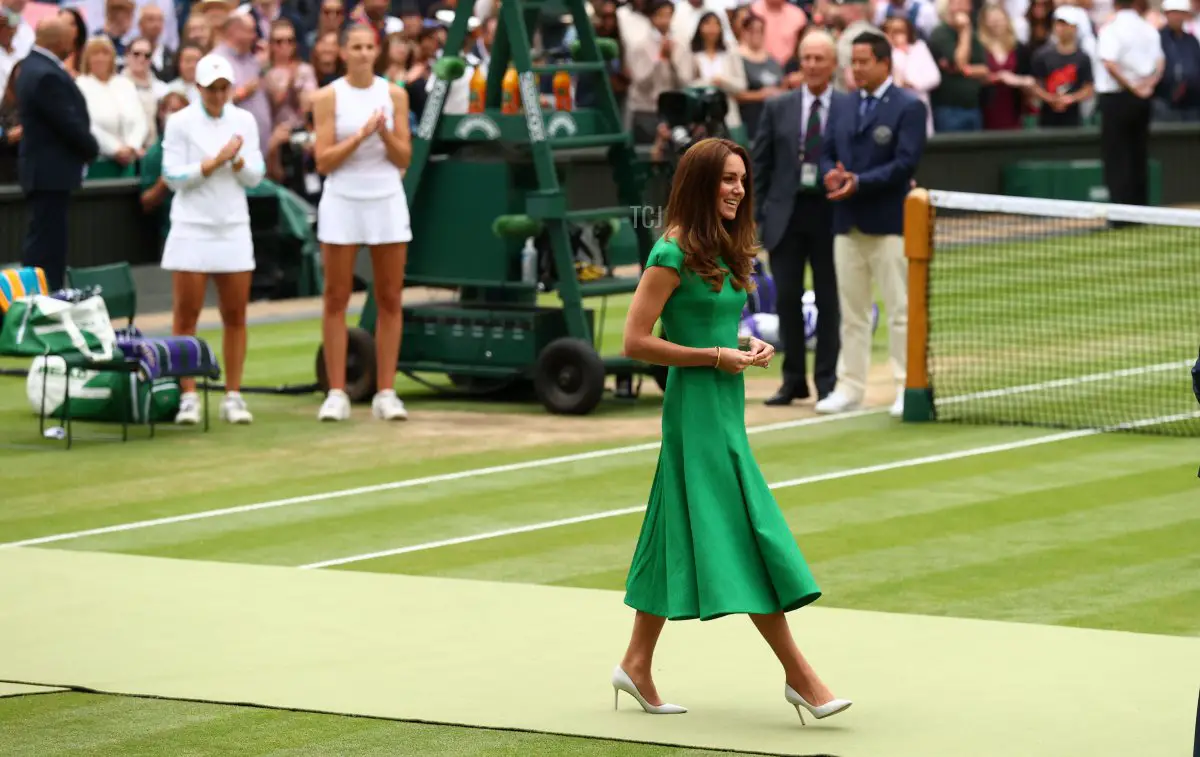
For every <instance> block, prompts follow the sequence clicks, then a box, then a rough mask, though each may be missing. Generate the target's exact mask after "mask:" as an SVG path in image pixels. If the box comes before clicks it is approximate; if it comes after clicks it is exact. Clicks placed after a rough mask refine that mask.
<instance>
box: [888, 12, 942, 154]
mask: <svg viewBox="0 0 1200 757" xmlns="http://www.w3.org/2000/svg"><path fill="white" fill-rule="evenodd" d="M883 33H884V34H886V35H887V38H888V41H890V42H891V43H892V77H893V81H894V83H895V84H896V86H897V87H903V88H905V89H907V90H909V91H911V92H912V93H913V94H915V95H916V96H917V97H918V98H920V99H921V102H923V103H925V107H926V109H928V110H929V113H928V117H927V118H926V122H927V125H926V129H925V131H926V133H927V134H928V135H929V136H933V110H932V109H929V93H930V92H932V91H933V90H934V89H936V88H937V85H939V84H941V83H942V72H941V70H939V69H938V65H937V61H935V60H934V59H933V53H931V52H929V47H928V46H926V44H925V43H924V42H923V41H922V40H921V38H920V37H918V36H917V30H916V28H915V27H914V26H913V24H912V21H909V20H908V18H907V17H905V16H892V17H891V18H889V19H888V20H887V21H885V22H884V24H883Z"/></svg>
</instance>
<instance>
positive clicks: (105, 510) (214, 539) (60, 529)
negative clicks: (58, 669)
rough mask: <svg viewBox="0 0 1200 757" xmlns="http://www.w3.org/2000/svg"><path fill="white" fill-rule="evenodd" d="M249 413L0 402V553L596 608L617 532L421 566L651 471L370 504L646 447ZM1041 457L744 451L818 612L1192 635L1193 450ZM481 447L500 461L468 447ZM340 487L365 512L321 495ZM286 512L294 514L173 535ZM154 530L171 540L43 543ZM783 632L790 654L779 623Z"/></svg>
mask: <svg viewBox="0 0 1200 757" xmlns="http://www.w3.org/2000/svg"><path fill="white" fill-rule="evenodd" d="M610 314H611V311H610ZM614 328H617V329H619V326H615V327H614ZM613 333H614V334H615V333H619V330H617V331H614V332H613ZM315 334H316V330H315V324H314V323H312V322H304V321H302V322H295V323H281V324H271V325H267V326H259V327H256V328H255V329H254V331H253V334H252V337H251V346H250V354H251V358H252V359H251V362H250V364H249V365H248V375H247V382H249V383H270V384H279V383H288V382H310V381H312V380H313V379H312V360H313V355H314V353H315V341H316V337H315ZM773 370H774V369H773ZM250 399H251V401H252V407H253V409H254V410H255V413H256V423H255V425H254V426H252V427H250V428H246V429H233V428H228V427H224V426H222V425H220V424H215V425H214V428H213V430H212V431H211V432H210V433H208V434H202V433H199V432H198V431H194V430H190V429H189V430H177V429H163V430H162V431H161V433H160V438H158V439H156V440H152V441H147V440H141V439H138V440H136V441H131V442H130V443H129V444H128V445H121V444H119V443H95V442H91V443H88V442H81V443H80V445H79V446H78V447H77V448H76V449H74V450H72V451H71V452H69V453H64V452H60V451H52V450H49V449H48V448H47V447H46V446H45V445H44V444H43V443H42V442H41V440H37V439H36V438H35V437H36V419H35V418H32V417H31V416H30V415H29V410H28V406H27V404H26V402H25V398H24V386H23V382H21V381H18V380H11V379H10V380H7V381H3V382H0V425H3V427H4V428H5V430H6V439H5V440H4V441H5V443H6V444H7V446H5V447H4V451H3V453H0V454H2V460H3V461H2V462H0V467H2V470H3V474H4V481H5V484H4V499H3V507H0V542H4V543H11V542H15V541H21V540H29V539H37V538H44V537H58V538H57V540H56V541H54V542H52V543H50V544H48V545H47V546H53V547H54V548H66V549H81V550H93V551H111V552H122V553H128V554H141V555H156V556H166V557H175V558H191V559H206V560H223V561H232V562H244V563H254V564H271V565H284V566H296V567H299V566H304V565H312V564H319V563H323V562H327V561H334V560H339V559H344V558H351V557H354V556H358V555H367V554H371V553H377V552H388V551H394V550H397V549H402V548H405V547H413V546H418V547H424V548H422V549H419V550H417V551H410V552H407V553H403V554H393V555H389V556H382V557H378V558H375V559H365V560H361V561H352V562H348V563H346V564H344V565H342V566H339V567H337V568H334V569H345V570H368V571H378V572H392V573H405V574H413V575H435V576H452V577H470V578H477V579H485V580H493V581H508V582H519V583H539V584H552V585H562V586H576V587H591V588H608V589H619V588H620V587H621V585H622V582H623V579H624V570H625V568H626V566H627V561H628V558H629V555H630V552H631V550H632V547H633V542H634V540H635V539H636V535H637V528H638V526H639V524H640V519H639V517H638V514H637V513H631V514H623V515H611V516H609V517H602V518H598V519H595V520H587V521H582V522H576V523H572V524H569V525H561V526H555V527H544V528H540V529H538V530H532V531H527V532H522V533H512V534H504V535H497V536H494V537H492V538H482V539H476V540H474V541H465V542H462V543H452V544H448V545H444V546H430V545H436V544H437V543H439V542H444V541H447V540H461V539H464V538H470V537H477V536H479V535H484V534H489V533H496V532H505V531H507V530H513V529H519V528H523V527H529V526H537V525H544V524H547V523H550V522H553V521H557V520H561V519H569V518H582V517H587V516H596V515H602V514H605V513H609V512H611V511H615V510H621V509H627V508H632V507H636V506H638V505H640V504H642V502H643V498H644V496H645V493H646V492H647V491H648V489H649V484H650V480H651V477H652V475H653V464H654V451H653V450H652V449H643V450H641V451H632V452H626V453H623V454H614V455H608V456H604V457H594V458H591V459H583V460H578V461H575V462H564V463H559V464H555V465H544V466H540V467H526V468H523V469H519V470H512V471H509V472H501V473H494V474H487V475H477V476H470V477H463V478H455V479H450V480H438V481H435V482H432V483H428V484H423V485H414V486H405V487H392V488H388V487H386V486H384V485H385V484H387V483H388V482H397V481H402V480H405V479H412V478H418V477H430V476H438V475H443V474H452V473H454V472H461V471H468V470H472V469H478V468H481V467H485V466H496V465H504V464H516V463H521V462H523V461H526V462H527V461H534V460H538V459H541V458H546V457H551V456H561V455H567V454H572V453H583V452H587V451H589V450H597V449H604V448H609V447H614V446H620V445H623V444H639V443H642V444H644V443H653V442H655V441H656V435H655V430H656V429H655V419H656V417H657V416H656V412H657V408H656V404H657V403H655V402H654V401H653V400H651V399H649V398H647V399H645V400H644V401H643V402H640V403H638V404H636V405H633V406H622V405H619V404H618V403H605V405H606V407H605V410H604V411H603V412H601V413H600V414H599V415H597V416H596V417H594V418H593V419H589V421H586V422H587V423H589V424H593V425H590V426H588V428H589V429H595V436H596V438H595V439H594V440H589V439H588V438H586V436H587V435H586V434H585V435H583V436H578V435H577V436H574V437H571V438H570V440H569V441H567V440H566V437H563V438H562V439H556V438H545V439H541V440H540V441H538V440H534V441H533V442H532V443H531V444H530V445H529V446H524V445H523V444H522V443H521V437H522V435H523V434H525V433H528V432H529V429H536V428H541V427H550V426H552V425H553V424H551V423H550V420H551V419H548V418H547V417H546V416H545V415H544V414H543V413H542V411H541V410H540V408H538V407H536V406H527V407H523V408H522V407H513V406H509V405H504V404H500V403H487V404H479V403H467V402H465V401H462V400H453V401H451V400H443V399H435V398H433V397H431V396H428V395H420V394H415V396H414V399H413V400H412V401H411V402H410V407H411V408H412V409H413V414H414V417H413V420H412V421H410V423H409V424H407V425H402V426H398V427H394V428H393V427H381V425H380V424H374V423H371V422H369V421H367V420H366V419H365V418H361V417H360V418H359V419H357V420H355V421H354V422H353V423H351V424H346V425H344V426H328V425H319V424H317V423H316V421H315V420H314V419H313V418H314V414H315V411H316V404H317V402H316V398H315V397H306V396H302V397H267V396H257V395H256V396H253V397H251V398H250ZM422 413H424V414H425V416H426V417H428V416H430V415H431V414H437V416H436V417H437V419H438V420H437V422H436V423H433V422H431V421H422ZM467 413H469V415H468V414H467ZM804 415H805V411H802V410H798V409H797V410H788V411H784V413H781V416H780V417H781V419H783V418H787V419H798V418H801V417H803V416H804ZM214 417H215V415H214ZM488 418H492V419H494V420H493V421H489V420H487V419H488ZM638 419H645V420H646V421H647V423H648V425H646V426H645V427H644V428H643V429H642V430H640V431H637V433H629V434H627V435H625V436H621V435H620V433H619V432H621V430H622V429H625V428H628V427H626V426H621V425H618V424H624V423H629V422H631V421H637V420H638ZM523 420H524V421H527V422H528V423H529V424H533V425H531V426H529V427H528V428H527V427H526V426H524V425H522V421H523ZM489 423H497V424H498V423H505V424H509V425H507V426H503V427H501V426H498V425H488V424H489ZM481 428H482V429H486V433H485V432H479V431H477V429H481ZM504 429H507V433H509V434H510V435H511V436H510V437H506V436H504V433H505V431H504ZM614 429H616V431H614ZM80 432H81V434H84V433H91V432H92V429H87V428H86V427H83V426H81V427H80ZM138 433H139V432H138V431H135V432H134V435H135V436H137V434H138ZM439 433H440V434H442V437H440V438H441V439H442V440H441V441H438V439H439ZM1051 433H1052V432H1050V431H1046V430H1041V429H1030V428H1010V427H975V426H968V425H920V426H916V425H905V424H900V423H898V422H895V421H893V420H892V419H890V418H888V417H887V416H886V415H885V414H868V415H864V416H861V417H856V418H851V419H838V420H835V421H830V422H824V423H819V424H815V425H807V426H800V427H797V428H791V429H784V430H776V431H768V432H764V433H760V434H755V435H754V436H752V443H753V446H754V448H755V450H756V452H757V454H758V455H759V459H760V462H761V464H762V467H763V470H764V473H765V474H766V476H767V479H768V480H769V481H771V482H775V483H786V484H789V485H787V486H784V487H781V488H778V489H776V495H777V497H778V499H779V502H780V505H781V507H782V508H783V510H784V513H785V515H786V516H787V518H788V520H789V521H790V523H791V524H792V526H793V530H794V531H795V533H796V535H797V538H798V539H799V542H800V545H801V547H802V549H803V550H804V551H805V554H806V555H807V556H808V558H809V559H810V560H811V561H812V563H813V567H814V570H815V572H816V575H817V577H818V580H819V581H820V583H821V586H822V588H823V589H824V591H825V596H824V597H823V598H822V600H821V603H822V604H823V605H827V606H831V607H846V608H854V609H870V610H883V611H891V612H904V613H922V614H933V615H945V616H959V617H974V618H985V619H994V620H1008V621H1017V622H1024V623H1045V624H1060V625H1068V626H1079V627H1091V628H1104V629H1115V630H1124V631H1134V632H1143V633H1161V634H1174V635H1183V636H1197V635H1200V570H1198V568H1200V556H1196V554H1195V549H1194V546H1195V544H1197V543H1200V512H1198V511H1197V510H1196V508H1195V506H1194V504H1195V501H1196V499H1195V498H1196V491H1197V490H1196V478H1195V476H1196V466H1197V464H1200V452H1198V451H1197V449H1196V445H1195V443H1194V440H1190V441H1189V440H1179V439H1169V438H1151V437H1147V436H1140V435H1129V434H1113V435H1103V436H1080V437H1078V438H1065V439H1061V440H1058V441H1052V442H1048V443H1035V442H1037V440H1039V439H1041V438H1044V437H1047V436H1049V435H1050V434H1051ZM487 435H491V436H494V437H497V438H498V439H499V441H498V442H497V439H496V438H493V439H491V440H490V443H487V442H489V440H488V439H473V436H474V437H479V436H487ZM1022 444H1025V445H1029V446H1017V445H1022ZM998 445H999V446H1000V448H997V446H998ZM1003 445H1009V448H1005V447H1004V446H1003ZM873 466H875V467H878V468H882V469H876V470H871V468H872V467H873ZM360 487H375V488H374V489H371V490H369V491H365V492H362V493H357V494H356V493H350V494H345V495H343V496H336V497H328V496H324V495H327V494H328V493H330V492H335V491H338V490H345V489H354V488H360ZM297 497H308V498H310V499H307V500H302V501H299V502H295V503H292V504H283V505H272V506H269V507H261V508H257V509H252V510H249V511H241V512H234V513H229V514H227V515H221V514H216V515H212V516H210V517H204V518H197V519H192V520H183V519H182V518H184V517H187V516H189V515H190V514H195V513H199V512H202V511H212V510H218V509H221V508H234V507H238V506H246V505H262V504H264V503H272V502H279V501H280V500H286V499H287V498H297ZM159 518H168V519H170V518H174V519H176V520H174V521H171V522H168V523H165V524H162V525H157V526H145V527H141V526H139V527H133V528H125V529H124V530H117V531H114V532H109V533H102V534H98V535H92V536H81V537H78V538H66V537H65V536H64V535H69V534H71V533H74V532H79V531H84V530H88V529H98V528H105V527H113V526H123V525H127V524H135V523H139V522H143V521H147V520H152V519H159ZM5 580H9V579H8V577H6V579H5ZM13 580H19V577H13ZM613 612H614V613H624V612H626V610H625V609H624V608H622V607H620V606H614V608H613ZM796 623H797V627H798V629H799V630H798V635H799V638H800V640H801V643H803V630H802V628H803V613H799V614H797V616H796ZM5 651H6V652H7V653H19V650H5ZM604 662H605V663H607V662H608V661H604ZM3 677H4V676H3V668H2V664H0V679H3ZM1014 727H1016V726H1014ZM1149 738H1152V736H1150V737H1149ZM0 744H4V745H5V750H9V749H10V747H9V746H8V745H14V746H12V747H11V751H5V753H6V754H8V753H12V754H30V755H39V756H40V755H60V754H62V755H66V754H90V755H118V754H119V755H171V756H172V757H174V756H175V755H201V754H203V755H209V754H239V755H243V754H244V755H268V754H270V755H328V754H339V755H369V754H421V755H425V754H455V755H458V754H514V755H516V754H521V755H525V754H620V755H639V756H640V755H660V754H683V753H685V752H683V751H681V750H666V749H661V748H657V747H649V746H639V745H628V744H623V745H617V744H610V743H605V742H599V741H589V740H582V739H572V738H563V737H556V736H542V735H536V734H514V733H506V732H496V731H485V730H478V729H460V728H450V727H435V726H426V725H418V724H404V723H394V722H382V721H371V720H364V719H354V718H340V717H333V716H321V715H306V714H297V713H286V712H273V711H266V710H259V709H248V708H238V707H230V706H220V705H206V704H199V703H181V702H167V701H155V700H144V699H136V698H121V697H101V696H93V695H85V694H78V693H67V694H38V695H35V696H23V697H22V696H17V697H9V698H3V699H0ZM1181 749H1182V747H1181ZM686 753H688V754H700V753H699V752H695V751H688V752H686Z"/></svg>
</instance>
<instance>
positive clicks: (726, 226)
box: [665, 138, 758, 292]
mask: <svg viewBox="0 0 1200 757" xmlns="http://www.w3.org/2000/svg"><path fill="white" fill-rule="evenodd" d="M730 155H737V156H738V157H740V158H741V159H742V163H743V164H745V167H746V179H745V190H746V194H745V196H744V197H743V198H742V202H741V204H739V205H738V210H737V215H735V216H734V218H733V220H732V221H727V220H725V219H724V218H722V217H721V215H720V213H719V212H718V210H717V202H718V196H719V194H720V191H721V179H722V177H723V176H724V175H725V159H726V158H728V157H729V156H730ZM750 171H751V168H750V156H749V155H748V154H747V153H746V150H745V148H744V147H742V146H741V145H739V144H738V143H736V142H732V141H730V140H728V139H715V138H710V139H703V140H700V141H699V142H697V143H696V144H694V145H692V146H691V147H690V148H688V151H687V152H685V153H684V154H683V157H682V158H681V159H680V160H679V167H678V168H676V169H675V178H674V181H673V183H672V185H671V198H670V199H669V200H668V201H667V218H666V224H665V225H666V228H667V229H668V230H670V231H672V232H674V234H676V235H677V237H676V241H677V243H678V244H679V248H680V249H681V250H683V263H684V265H685V266H687V267H688V269H690V270H692V271H694V272H695V273H696V274H697V275H698V276H700V277H701V278H703V279H704V280H705V281H707V282H708V283H709V284H711V285H712V288H713V291H714V292H719V291H721V287H722V286H724V285H725V271H724V270H722V269H721V267H720V266H719V265H718V264H717V261H718V260H724V261H725V264H726V265H728V266H729V271H730V273H731V274H732V276H733V286H734V288H735V289H739V290H744V291H747V292H750V291H753V290H754V280H753V279H752V278H751V273H752V272H753V270H754V257H755V254H756V249H757V246H758V241H757V238H756V233H755V227H754V197H753V195H752V189H753V187H754V180H753V177H752V176H751V175H750Z"/></svg>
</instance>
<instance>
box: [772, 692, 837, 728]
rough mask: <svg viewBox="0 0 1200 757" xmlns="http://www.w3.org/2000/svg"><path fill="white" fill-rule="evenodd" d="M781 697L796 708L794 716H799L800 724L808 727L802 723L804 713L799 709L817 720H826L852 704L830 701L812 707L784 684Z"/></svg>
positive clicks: (835, 700)
mask: <svg viewBox="0 0 1200 757" xmlns="http://www.w3.org/2000/svg"><path fill="white" fill-rule="evenodd" d="M783 696H784V698H785V699H787V700H788V703H789V704H794V705H795V706H796V714H797V715H799V716H800V724H801V725H808V723H805V722H804V713H803V712H800V708H801V707H803V708H804V709H806V710H808V712H809V714H810V715H812V716H813V717H814V718H816V719H817V720H820V719H821V718H827V717H829V716H830V715H836V714H838V713H839V712H842V711H843V710H846V709H849V707H850V705H852V704H854V703H853V702H851V701H850V700H849V699H832V700H830V701H828V702H826V703H825V704H822V705H819V706H816V707H814V706H813V705H811V704H809V703H808V702H806V701H805V700H804V697H802V696H800V695H799V694H797V693H796V690H795V689H793V688H792V687H791V686H788V685H787V684H786V683H785V684H784V685H783Z"/></svg>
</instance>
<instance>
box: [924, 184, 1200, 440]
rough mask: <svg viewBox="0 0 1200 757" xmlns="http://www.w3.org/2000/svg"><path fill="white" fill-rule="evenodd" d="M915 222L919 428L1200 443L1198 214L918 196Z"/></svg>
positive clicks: (975, 196) (1001, 198)
mask: <svg viewBox="0 0 1200 757" xmlns="http://www.w3.org/2000/svg"><path fill="white" fill-rule="evenodd" d="M906 213H907V218H906V229H905V235H906V240H905V244H906V249H907V254H908V256H909V258H910V268H909V275H910V303H909V316H910V329H912V330H913V331H914V333H913V334H910V340H909V351H910V355H909V383H908V391H907V392H906V405H913V407H911V408H909V409H906V413H905V417H906V419H910V420H921V419H922V418H921V417H920V416H921V414H922V413H923V412H924V413H926V414H928V415H929V416H930V417H936V418H937V419H938V420H947V421H965V422H974V423H1000V424H1021V425H1033V426H1048V427H1058V428H1106V429H1108V428H1131V429H1136V430H1139V431H1142V432H1147V433H1157V434H1167V435H1175V436H1200V413H1198V412H1197V409H1198V408H1197V405H1196V398H1195V396H1194V395H1193V393H1192V390H1191V375H1190V368H1191V365H1192V364H1193V363H1194V362H1195V359H1196V352H1197V347H1198V346H1200V211H1198V210H1183V209H1169V208H1151V207H1134V206H1122V205H1109V204H1107V203H1090V202H1068V201H1061V200H1042V199H1032V198H1023V197H1006V196H997V195H981V194H971V193H960V192H942V191H929V192H924V191H922V190H916V191H914V193H913V196H912V197H910V199H909V203H908V207H907V211H906ZM922 342H924V343H922ZM913 353H916V354H913ZM914 400H916V402H914Z"/></svg>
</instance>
